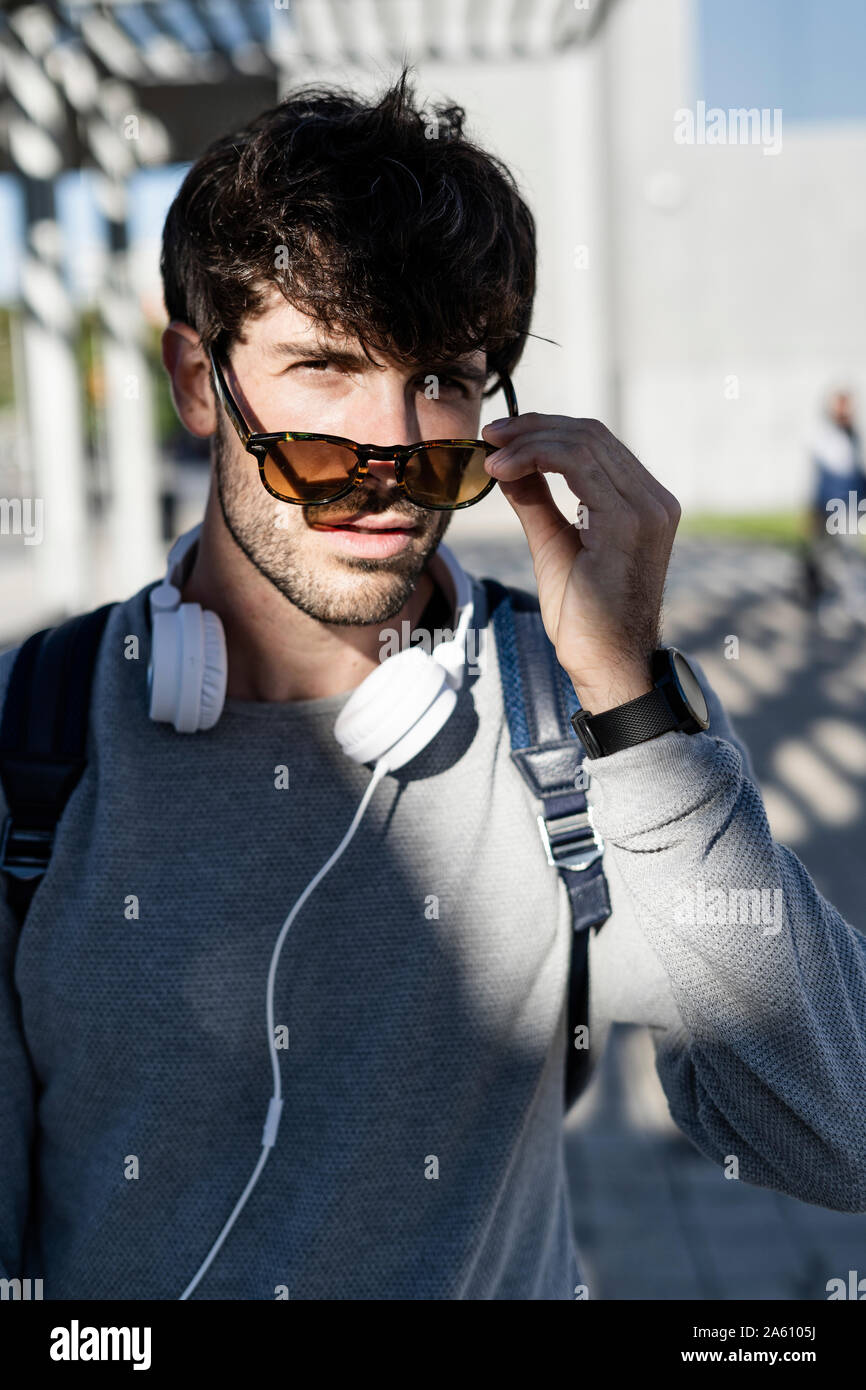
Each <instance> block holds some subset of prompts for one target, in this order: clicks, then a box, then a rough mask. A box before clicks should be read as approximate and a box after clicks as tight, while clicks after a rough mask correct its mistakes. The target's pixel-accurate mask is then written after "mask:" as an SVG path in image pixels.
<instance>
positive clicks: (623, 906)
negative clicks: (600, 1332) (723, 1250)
mask: <svg viewBox="0 0 866 1390" xmlns="http://www.w3.org/2000/svg"><path fill="white" fill-rule="evenodd" d="M144 593H145V591H142V592H141V593H139V594H137V595H136V596H135V597H134V598H132V599H130V600H129V601H128V602H126V603H124V604H121V605H119V606H118V607H117V608H116V609H115V610H114V611H113V613H112V615H111V618H110V620H109V624H108V627H107V629H106V635H105V638H104V641H103V644H102V647H101V649H100V655H99V662H98V666H97V671H96V679H95V689H94V698H93V704H92V712H91V729H90V740H89V762H88V765H87V769H86V772H85V774H84V777H83V779H82V781H81V782H80V783H79V785H78V787H77V789H76V791H75V792H74V794H73V797H72V800H71V801H70V803H69V805H68V807H67V810H66V812H65V815H64V818H63V821H62V823H61V827H60V831H59V834H58V839H57V843H56V846H55V850H54V854H53V858H52V860H51V864H50V867H49V870H48V873H47V875H46V877H45V879H44V880H43V882H42V884H41V886H40V887H39V889H38V891H37V894H36V897H35V899H34V902H33V906H32V908H31V911H30V914H29V916H28V919H27V922H26V924H25V927H24V929H23V932H22V934H21V937H20V941H19V940H18V939H17V934H16V931H15V930H14V928H13V924H12V920H11V917H10V916H9V914H8V910H7V908H6V904H5V902H3V903H2V904H0V947H2V975H0V985H2V994H0V1075H2V1087H0V1274H2V1275H4V1276H5V1277H8V1278H13V1277H17V1276H21V1277H31V1278H41V1279H43V1281H44V1296H45V1297H46V1298H48V1299H58V1298H88V1299H105V1298H128V1299H160V1298H161V1299H176V1298H177V1297H178V1296H179V1295H180V1293H181V1292H182V1290H183V1289H184V1288H185V1286H186V1284H187V1283H188V1282H189V1280H190V1279H191V1277H192V1276H193V1274H195V1272H196V1271H197V1269H198V1268H199V1265H200V1264H201V1262H202V1261H203V1259H204V1258H205V1256H206V1254H207V1253H208V1251H209V1249H210V1247H211V1245H212V1243H213V1241H214V1239H215V1238H216V1236H217V1235H218V1233H219V1231H220V1230H221V1229H222V1226H223V1224H224V1222H225V1220H226V1218H227V1216H228V1215H229V1212H230V1211H231V1209H232V1207H233V1206H234V1204H235V1202H236V1200H237V1198H238V1197H239V1195H240V1193H241V1191H242V1190H243V1188H244V1185H245V1184H246V1182H247V1180H248V1178H249V1176H250V1173H251V1171H252V1169H253V1166H254V1165H255V1163H256V1160H257V1157H258V1155H259V1152H260V1141H261V1133H262V1123H263V1120H264V1116H265V1112H266V1109H267V1104H268V1098H269V1096H270V1093H271V1091H270V1087H271V1076H270V1065H269V1059H268V1051H267V1041H266V1033H265V982H266V973H267V968H268V964H269V961H270V957H271V952H272V948H273V944H274V940H275V937H276V935H277V933H278V931H279V929H280V926H281V924H282V922H283V920H284V918H285V916H286V914H287V912H288V910H289V908H290V907H291V905H292V903H293V902H294V900H295V899H296V897H297V896H298V895H299V894H300V892H301V891H302V890H303V889H304V887H305V886H306V884H307V883H308V881H309V879H310V878H311V877H312V876H313V874H314V873H315V872H316V870H317V869H318V868H319V867H320V866H321V865H322V863H323V862H324V861H325V860H326V859H327V857H328V856H329V855H330V854H331V852H332V851H333V850H334V848H335V847H336V845H337V844H338V843H339V841H340V839H341V838H342V836H343V834H344V832H345V830H346V829H347V827H348V825H349V822H350V820H351V818H352V815H353V814H354V810H355V808H356V806H357V804H358V802H359V801H360V798H361V796H362V794H363V791H364V789H365V787H366V786H367V784H368V782H369V780H370V777H371V771H370V769H369V768H368V767H359V766H357V765H356V764H354V763H351V762H349V761H348V760H347V759H346V758H345V756H344V755H343V754H342V753H341V751H340V749H339V747H338V745H337V743H336V740H335V739H334V736H333V732H332V729H333V723H334V720H335V718H336V715H337V713H338V712H339V710H340V709H341V708H342V706H343V704H344V703H345V701H346V699H347V698H348V695H339V696H331V697H327V698H324V699H316V700H303V701H296V702H292V703H287V704H264V703H254V702H248V701H240V700H236V699H229V700H228V701H227V703H226V708H225V711H224V713H223V715H222V717H221V719H220V720H219V722H218V724H217V725H216V726H215V728H214V729H212V730H211V731H209V732H207V733H200V734H196V735H194V736H190V735H181V734H177V733H175V732H174V730H173V729H172V728H170V727H169V726H167V725H156V724H153V723H151V722H150V720H149V719H148V715H147V694H146V677H145V672H146V666H147V659H148V655H149V650H148V649H149V638H148V629H147V625H146V622H145V598H144ZM475 601H476V622H477V623H478V624H479V625H483V624H484V623H485V622H486V607H485V596H484V591H483V588H482V587H481V586H480V585H478V584H477V583H476V584H475ZM129 634H136V635H138V637H139V639H140V643H141V646H140V654H139V658H138V660H127V659H126V657H125V655H124V652H125V642H124V639H125V638H126V637H127V635H129ZM486 653H487V655H486V662H485V665H484V669H483V670H482V671H481V672H480V673H475V674H470V676H469V678H468V680H467V682H466V684H465V685H464V688H463V690H462V691H461V693H460V696H459V699H458V704H457V708H456V710H455V712H454V714H453V715H452V717H451V719H450V720H449V722H448V724H447V725H446V726H445V729H444V730H443V732H442V733H441V735H440V736H439V737H438V738H437V739H436V740H435V741H434V742H433V743H432V744H431V745H430V746H429V747H428V748H427V749H425V750H424V751H423V752H422V753H421V754H420V755H419V756H418V757H417V758H415V759H414V760H413V761H412V762H411V763H409V764H408V765H407V766H406V767H405V768H402V769H400V770H399V771H398V772H396V773H393V774H391V775H389V776H387V777H386V778H385V779H384V781H383V782H382V783H381V785H380V786H378V787H377V788H376V789H375V792H374V794H373V797H372V800H371V802H370V805H369V807H368V809H367V812H366V815H365V817H364V819H363V821H362V822H361V826H360V829H359V831H358V833H357V835H356V836H355V838H354V840H353V841H352V842H351V844H350V845H349V847H348V849H347V850H346V852H345V853H344V854H343V856H342V858H341V859H340V860H339V861H338V862H337V864H336V866H335V867H334V868H333V870H332V871H331V872H330V873H329V874H328V876H327V877H326V878H325V879H324V881H323V882H322V884H321V885H320V887H319V888H317V889H316V891H315V892H314V893H313V895H312V896H311V898H310V899H309V901H308V902H307V903H306V905H305V906H304V908H303V909H302V910H301V912H300V913H299V915H298V917H297V920H296V921H295V923H294V925H293V927H292V929H291V931H290V933H289V936H288V939H287V941H286V945H285V948H284V950H283V953H282V958H281V962H280V967H279V973H278V977H277V982H276V1013H275V1021H276V1024H277V1026H278V1027H281V1028H282V1029H283V1033H282V1038H283V1040H284V1042H286V1043H287V1046H285V1047H284V1048H283V1050H281V1051H280V1053H279V1057H280V1066H281V1073H282V1084H283V1095H284V1098H285V1106H284V1110H283V1117H282V1124H281V1128H280V1134H279V1139H278V1142H277V1145H276V1147H275V1149H274V1150H273V1152H272V1154H271V1156H270V1159H269V1162H268V1164H267V1165H266V1167H265V1169H264V1172H263V1174H262V1177H261V1179H260V1181H259V1184H258V1186H257V1188H256V1190H255V1191H254V1193H253V1195H252V1197H251V1198H250V1201H249V1203H248V1204H247V1206H246V1208H245V1209H244V1211H243V1212H242V1213H241V1216H240V1217H239V1219H238V1222H237V1224H236V1226H235V1227H234V1229H233V1230H232V1232H231V1234H230V1235H229V1237H228V1239H227V1241H226V1243H225V1245H224V1246H223V1248H222V1250H221V1251H220V1253H219V1255H218V1256H217V1258H216V1260H215V1261H214V1263H213V1265H212V1267H211V1269H210V1270H209V1272H208V1273H207V1275H206V1276H205V1277H204V1279H203V1281H202V1283H201V1284H200V1286H199V1288H198V1289H197V1290H196V1292H195V1294H194V1295H193V1296H194V1297H195V1298H209V1299H268V1300H270V1299H274V1298H278V1297H285V1296H288V1297H289V1298H292V1299H331V1298H338V1299H348V1298H375V1299H379V1298H382V1299H385V1298H412V1299H445V1298H518V1299H527V1298H557V1299H564V1298H573V1297H574V1296H575V1286H577V1285H579V1284H580V1283H581V1276H580V1270H579V1265H578V1261H577V1259H576V1256H575V1252H574V1249H573V1245H572V1236H571V1222H570V1212H569V1203H568V1196H567V1187H566V1175H565V1167H564V1160H563V1138H562V1119H563V1104H562V1094H563V1069H564V1063H565V1050H566V1032H565V1023H566V982H567V971H568V961H569V948H570V915H569V909H568V903H567V895H566V893H565V889H564V887H563V885H562V884H561V881H560V879H559V876H558V874H557V873H556V872H555V871H554V870H553V869H551V868H550V867H549V866H548V864H547V862H546V859H545V856H544V853H543V851H542V848H541V844H540V841H539V838H538V833H537V829H536V825H535V812H536V810H537V807H535V806H534V805H533V803H532V800H531V798H530V796H529V793H528V791H527V789H526V787H525V785H524V783H523V781H522V779H521V777H520V775H519V773H518V772H517V770H516V769H515V767H514V766H513V764H512V763H511V761H510V759H509V740H508V730H507V725H506V723H505V721H504V717H503V707H502V699H501V691H500V684H499V674H498V669H497V663H496V650H495V644H494V641H493V638H492V634H491V636H490V640H489V641H488V642H487V644H486ZM12 657H13V653H7V654H6V655H5V656H4V657H3V658H2V659H0V695H2V691H3V690H5V685H6V682H7V680H8V673H9V669H10V665H11V661H12ZM705 688H706V683H705ZM707 696H708V700H709V703H710V709H711V714H712V724H711V727H710V731H709V733H706V734H698V735H695V736H692V737H689V736H686V735H684V734H666V735H664V736H663V737H662V738H659V739H657V740H655V741H654V742H651V743H648V744H645V745H643V746H640V747H638V748H634V749H630V750H627V751H625V752H622V753H618V754H616V755H614V756H612V757H609V758H603V759H597V760H595V761H594V762H589V763H588V764H587V766H588V768H589V770H590V771H591V775H592V783H591V788H590V801H591V803H592V805H593V808H594V818H595V824H596V828H597V829H598V831H599V832H600V833H601V834H602V835H603V837H604V840H605V843H606V850H605V864H606V869H607V875H608V881H609V885H610V891H611V899H612V904H613V914H612V916H611V917H610V919H609V920H608V921H607V922H606V924H605V925H604V926H603V927H602V928H601V930H600V932H599V933H598V934H597V935H596V936H594V937H593V939H592V941H591V945H590V979H591V1001H590V1003H591V1007H590V1042H591V1052H592V1057H593V1059H594V1060H597V1058H598V1056H599V1054H600V1053H601V1051H602V1049H603V1047H604V1043H605V1038H606V1033H607V1029H608V1026H609V1024H610V1021H611V1020H614V1019H618V1020H626V1021H634V1022H640V1023H645V1024H648V1025H650V1027H651V1028H652V1030H653V1037H654V1040H655V1042H656V1047H657V1063H658V1071H659V1075H660V1077H661V1081H662V1084H663V1086H664V1088H665V1092H666V1094H667V1097H668V1100H669V1103H670V1107H671V1112H672V1114H673V1116H674V1118H675V1120H676V1122H677V1124H678V1125H679V1126H680V1127H681V1128H682V1130H683V1131H684V1132H685V1133H686V1134H687V1135H688V1136H689V1138H690V1139H691V1140H693V1142H694V1143H695V1144H696V1145H697V1146H698V1148H699V1149H701V1150H702V1152H703V1153H705V1154H706V1155H707V1156H708V1157H709V1158H710V1159H711V1160H712V1161H713V1162H714V1163H716V1164H718V1165H719V1172H720V1181H721V1180H722V1170H723V1167H724V1166H725V1165H727V1167H728V1169H730V1168H731V1162H732V1159H736V1161H737V1165H738V1172H739V1177H740V1178H741V1179H742V1180H744V1181H746V1182H750V1183H756V1184H758V1185H761V1186H767V1187H773V1188H777V1189H778V1190H780V1191H782V1192H786V1193H789V1194H791V1195H793V1196H795V1197H799V1198H801V1199H802V1200H804V1201H807V1202H814V1203H818V1204H821V1205H824V1206H828V1207H833V1208H836V1209H838V1210H840V1211H866V938H864V937H863V936H861V935H860V934H859V932H858V931H857V930H856V929H855V928H854V927H853V926H851V925H849V924H847V923H846V922H844V921H843V920H842V918H841V917H840V916H839V914H838V913H837V912H836V911H835V910H834V909H833V907H831V905H830V904H829V903H827V902H826V901H825V900H824V899H823V898H822V897H821V896H820V895H819V894H818V892H817V891H816V889H815V887H814V886H813V884H812V882H811V880H810V879H809V876H808V874H807V873H806V871H805V869H804V868H803V866H802V864H801V863H800V862H799V860H798V859H797V858H796V856H795V855H794V854H792V853H791V852H790V851H789V850H787V849H785V848H784V847H783V846H780V845H777V844H775V843H774V842H773V840H772V838H771V836H770V833H769V830H768V827H767V821H766V818H765V814H764V810H763V806H762V804H761V798H760V795H759V793H758V790H757V788H756V787H755V784H754V782H753V781H752V780H751V777H750V775H749V764H748V759H747V755H746V754H745V752H744V750H743V749H742V747H741V746H740V744H739V743H738V741H737V739H736V737H735V736H734V734H733V732H732V730H731V726H730V724H729V723H728V721H727V719H726V717H725V714H724V712H723V710H722V709H721V707H720V705H719V702H718V700H717V699H716V698H715V696H714V695H713V693H712V691H711V690H709V689H707ZM578 752H579V750H578V748H577V745H576V758H577V756H578ZM280 767H285V768H286V769H287V772H288V777H287V778H286V776H285V775H283V776H282V777H281V776H280V775H279V774H278V773H277V771H276V770H277V769H278V768H280ZM576 767H577V763H576ZM286 780H287V781H288V786H285V785H282V784H283V783H285V782H286ZM0 809H2V810H3V813H4V814H5V808H0ZM590 1295H591V1290H590Z"/></svg>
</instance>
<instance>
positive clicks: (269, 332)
mask: <svg viewBox="0 0 866 1390" xmlns="http://www.w3.org/2000/svg"><path fill="white" fill-rule="evenodd" d="M242 341H243V342H245V343H249V344H251V345H254V346H255V347H256V349H257V350H258V351H262V350H263V351H265V352H267V350H268V349H269V348H272V349H274V350H276V349H277V348H278V346H279V345H280V344H283V343H298V344H303V345H304V346H305V347H306V346H309V347H311V348H313V347H320V348H333V349H334V350H335V351H342V352H347V353H352V354H357V355H358V356H359V357H361V358H364V360H365V361H366V360H367V358H366V355H365V354H364V350H363V348H362V347H361V345H360V343H359V342H358V339H357V338H356V337H354V335H352V334H347V333H341V332H340V331H339V330H332V331H330V332H329V331H328V330H327V329H326V328H325V326H324V324H320V323H317V322H316V320H315V319H314V318H313V317H312V316H311V315H309V314H305V313H304V312H303V311H302V310H301V309H298V308H296V307H295V305H294V304H290V303H289V302H288V300H286V299H285V298H284V297H283V295H282V294H280V292H279V290H278V289H277V288H276V287H275V286H271V287H270V288H269V289H268V291H267V293H266V295H265V299H264V304H263V307H262V310H261V312H260V313H258V314H256V316H255V317H254V318H248V319H247V320H246V321H245V322H244V324H243V337H242ZM369 352H370V356H371V357H372V359H373V361H374V362H375V363H379V364H382V365H387V362H386V360H385V359H384V358H383V357H381V356H380V354H378V353H377V352H376V351H375V349H373V348H370V349H369ZM486 358H487V354H486V352H485V351H484V350H483V348H479V349H476V350H475V351H470V352H464V353H459V354H458V355H457V356H456V357H454V359H453V360H455V361H460V362H462V363H466V364H467V365H471V366H475V367H478V366H481V367H483V366H484V365H485V362H486ZM449 360H450V359H449Z"/></svg>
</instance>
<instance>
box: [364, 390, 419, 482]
mask: <svg viewBox="0 0 866 1390" xmlns="http://www.w3.org/2000/svg"><path fill="white" fill-rule="evenodd" d="M369 387H370V389H369V390H368V391H366V392H365V401H364V406H363V410H361V411H360V412H359V414H358V417H357V424H356V426H355V429H356V433H355V435H354V438H355V439H357V440H358V441H359V442H361V443H363V444H375V445H378V446H379V447H384V448H389V447H392V446H393V447H395V448H396V447H399V446H400V445H405V444H417V443H418V441H419V440H420V439H421V433H420V426H419V421H418V403H417V393H416V389H415V384H414V379H412V380H409V381H405V380H403V379H401V378H400V377H398V376H397V374H396V373H391V372H389V373H387V374H386V373H382V376H381V377H379V378H378V379H376V380H375V383H374V382H370V383H369ZM367 478H368V480H371V481H373V482H375V483H376V485H377V486H379V487H381V488H388V487H394V486H396V479H395V472H394V460H393V459H370V460H369V461H368V464H367Z"/></svg>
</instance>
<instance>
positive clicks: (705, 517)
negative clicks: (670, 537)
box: [677, 510, 809, 546]
mask: <svg viewBox="0 0 866 1390" xmlns="http://www.w3.org/2000/svg"><path fill="white" fill-rule="evenodd" d="M808 527H809V514H808V512H807V511H805V510H803V511H793V512H757V513H753V512H742V513H734V514H732V515H729V514H723V513H716V512H689V513H686V512H684V513H683V516H682V519H681V521H680V524H679V527H678V530H677V535H679V536H689V537H699V536H708V537H718V538H721V539H725V540H742V541H755V542H764V543H765V544H767V545H790V546H798V545H801V544H802V542H803V541H804V540H805V538H806V536H807V534H808Z"/></svg>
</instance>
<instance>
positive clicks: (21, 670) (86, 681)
mask: <svg viewBox="0 0 866 1390" xmlns="http://www.w3.org/2000/svg"><path fill="white" fill-rule="evenodd" d="M113 606H114V605H113V604H110V603H107V604H106V605H105V606H104V607H103V608H98V609H96V610H95V611H94V612H92V613H84V614H82V615H80V616H79V617H75V618H70V619H69V620H68V621H67V622H65V623H61V624H60V626H59V627H55V628H44V629H43V630H42V631H41V632H36V633H34V634H33V636H32V637H28V639H27V641H26V642H24V643H23V645H22V646H21V648H20V650H19V652H18V655H17V656H16V658H15V662H14V665H13V667H12V671H11V674H10V677H9V684H8V686H7V690H6V698H5V700H4V702H3V718H2V721H0V782H2V785H3V794H4V796H5V798H6V806H7V815H6V820H5V822H4V824H3V830H2V836H0V872H2V874H3V876H4V879H5V882H6V899H7V901H8V903H9V905H10V907H11V908H12V912H13V914H14V915H15V917H16V918H17V920H18V923H19V925H20V924H21V923H22V922H23V921H24V918H25V916H26V914H27V909H28V908H29V906H30V900H31V898H32V897H33V894H34V893H35V891H36V889H37V887H38V885H39V883H40V881H41V879H42V876H43V874H44V873H45V870H46V868H47V867H48V861H49V859H50V858H51V850H52V847H53V844H54V832H55V829H56V826H57V823H58V821H59V820H60V817H61V815H62V814H63V809H64V807H65V805H66V803H67V801H68V800H69V798H70V796H71V795H72V792H73V791H74V789H75V786H76V784H77V783H78V780H79V778H80V777H81V774H82V772H83V771H84V767H85V762H86V757H85V751H86V744H87V724H88V712H89V708H90V690H91V686H92V684H93V671H94V668H95V665H96V654H97V651H98V649H99V643H100V640H101V638H102V634H103V631H104V629H105V624H106V621H107V619H108V615H109V613H110V612H111V609H112V608H113Z"/></svg>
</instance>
